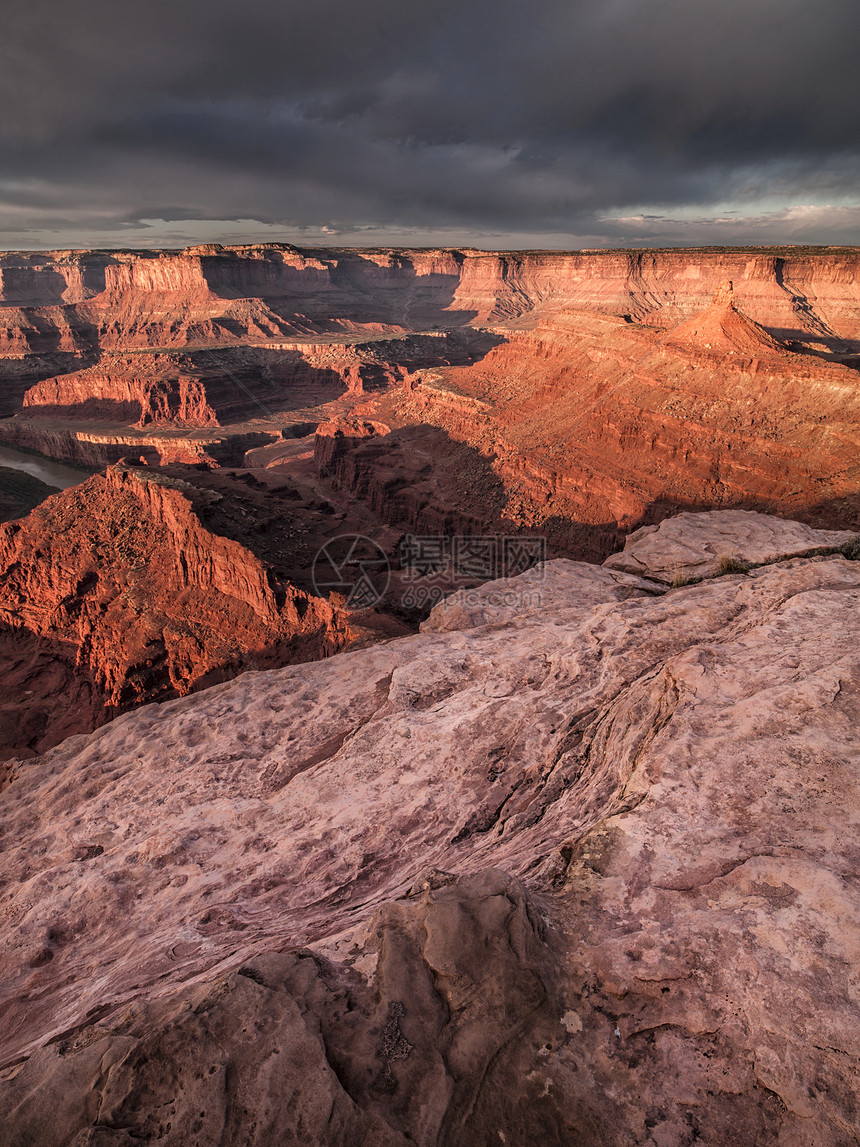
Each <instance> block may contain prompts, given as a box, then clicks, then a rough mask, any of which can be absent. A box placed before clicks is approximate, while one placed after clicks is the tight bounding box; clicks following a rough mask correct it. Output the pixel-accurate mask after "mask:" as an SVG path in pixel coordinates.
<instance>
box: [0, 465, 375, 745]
mask: <svg viewBox="0 0 860 1147" xmlns="http://www.w3.org/2000/svg"><path fill="white" fill-rule="evenodd" d="M192 497H196V498H198V499H199V498H200V497H201V495H200V494H199V492H198V491H195V490H194V489H193V488H192V487H190V486H188V485H187V484H186V483H184V482H182V481H181V480H177V479H172V478H167V477H164V476H162V475H159V474H155V473H152V474H150V473H149V472H148V471H147V470H146V469H138V470H135V469H130V468H128V467H124V466H118V467H114V468H112V469H110V470H108V472H107V473H106V474H104V475H98V476H95V477H93V478H90V479H89V480H88V481H87V482H85V483H84V484H83V485H81V486H76V487H72V488H70V489H68V490H65V491H63V492H61V493H59V494H56V495H54V496H53V497H50V498H48V499H47V500H46V501H44V502H43V503H42V504H41V505H40V506H38V507H37V508H36V509H35V510H34V511H32V513H31V514H30V515H29V516H28V517H27V518H24V519H22V520H19V521H15V522H10V523H8V524H6V525H2V526H0V629H1V630H2V634H3V639H4V641H5V640H6V639H7V638H8V641H7V642H6V643H7V644H8V643H9V642H11V644H12V649H11V650H6V649H5V646H4V645H3V642H2V641H0V652H4V653H6V666H5V669H4V672H6V673H7V674H11V675H15V674H17V675H18V676H21V674H22V673H23V674H24V677H26V682H24V680H23V678H22V688H21V691H20V695H19V696H18V697H17V702H18V708H17V712H15V713H14V714H3V716H6V717H7V718H9V717H11V721H9V722H8V723H4V724H3V727H2V728H0V740H2V750H3V751H4V753H5V754H6V755H8V753H9V751H10V749H13V750H15V751H18V752H32V751H34V750H35V749H44V748H45V747H46V746H48V745H51V744H54V743H55V742H56V741H57V740H60V739H62V737H63V736H67V735H69V733H71V732H80V731H86V730H88V729H91V728H92V727H93V725H94V724H101V723H103V722H104V721H105V720H108V719H109V718H110V717H112V716H114V715H115V714H117V713H119V712H122V711H124V710H125V709H128V708H130V707H133V706H135V705H138V704H140V703H141V702H143V701H151V700H160V699H164V698H168V697H176V696H181V695H183V694H185V693H188V692H189V691H192V690H194V689H198V688H201V687H202V686H204V685H207V684H211V683H212V682H213V681H218V680H223V679H225V678H226V677H229V676H232V675H234V674H235V673H237V672H239V671H241V670H242V669H247V668H249V667H251V668H259V667H264V666H271V665H275V664H290V663H293V662H297V661H305V660H313V659H315V658H320V657H325V656H328V655H329V654H330V653H332V652H334V651H335V650H337V649H341V648H344V647H345V646H346V645H349V644H351V643H352V642H354V641H355V640H356V639H357V638H358V637H359V636H360V635H362V634H363V633H364V632H365V631H364V628H363V626H362V623H361V620H360V618H358V617H353V618H348V617H347V615H346V614H345V613H344V612H343V611H340V610H339V609H338V608H337V607H336V606H335V605H331V604H329V603H327V602H325V601H323V600H321V599H320V598H317V597H314V596H313V595H312V594H309V593H307V592H304V591H302V590H299V589H297V588H296V587H295V586H292V585H291V584H289V583H288V582H283V581H281V580H279V579H278V578H277V577H276V576H274V574H273V573H272V571H271V570H270V569H269V568H268V567H267V565H266V564H265V563H264V562H262V561H260V560H259V559H258V558H257V557H256V556H255V555H254V554H253V553H252V552H251V551H250V550H249V549H248V548H247V547H246V546H244V545H242V544H240V543H239V542H236V541H233V540H231V539H229V538H225V537H222V536H219V535H217V534H214V533H212V532H211V531H210V530H208V529H206V528H205V527H204V526H203V525H202V523H201V521H200V519H199V518H198V516H197V514H196V513H195V512H194V510H193V508H192V504H191V499H192ZM209 497H210V498H213V499H215V498H217V497H218V495H216V494H211V495H209ZM16 646H17V653H16V652H15V648H16ZM47 657H49V658H50V659H52V661H53V663H54V664H55V665H56V666H59V667H60V668H59V669H52V670H51V672H50V673H47V674H46V672H45V659H46V658H47ZM10 658H11V660H10ZM22 662H24V663H25V664H24V666H23V668H22ZM57 672H62V673H65V674H67V675H69V676H70V679H71V680H72V681H73V682H74V688H72V687H71V685H70V684H68V683H67V685H66V687H64V688H63V689H62V690H61V691H59V692H58V691H56V684H57V683H56V680H55V678H56V675H57ZM24 684H26V691H25V689H24V687H23V686H24ZM82 691H83V692H84V693H86V694H87V698H88V700H87V703H86V704H82V703H81V699H80V694H81V692H82Z"/></svg>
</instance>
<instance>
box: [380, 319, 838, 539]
mask: <svg viewBox="0 0 860 1147" xmlns="http://www.w3.org/2000/svg"><path fill="white" fill-rule="evenodd" d="M857 380H858V376H857V372H856V371H855V370H853V369H851V368H849V367H846V366H843V365H840V364H838V363H834V362H827V361H824V360H823V359H821V358H818V357H815V356H811V355H806V354H803V355H801V354H795V353H793V352H791V351H790V350H788V349H787V348H786V347H785V346H784V345H783V344H781V343H779V342H777V341H776V340H774V339H773V338H772V336H771V335H769V334H768V333H767V332H766V331H765V330H764V329H762V328H761V327H760V326H759V325H758V324H757V323H755V322H753V321H752V320H751V319H749V318H748V317H747V316H745V315H744V314H742V313H741V311H739V310H738V309H737V308H736V307H735V306H734V304H733V302H732V301H731V300H730V299H728V298H726V297H722V298H720V299H718V301H717V302H715V303H714V304H713V305H712V306H711V307H710V308H708V309H707V310H706V311H705V312H703V313H702V314H700V315H698V316H695V317H694V318H692V319H689V320H687V321H686V322H684V323H682V324H680V325H679V326H677V327H675V328H673V329H672V330H670V331H668V332H665V333H664V332H661V331H660V330H655V329H654V328H651V327H646V326H644V325H637V324H630V323H625V322H623V321H621V320H617V319H611V318H608V317H601V316H597V315H594V314H589V313H583V312H571V313H569V314H565V315H557V316H555V317H554V318H552V319H546V320H545V321H543V322H541V323H539V324H538V325H537V327H536V328H535V329H534V330H533V331H530V332H525V333H511V335H510V337H509V341H508V342H506V343H504V344H502V345H500V346H498V347H496V348H494V349H493V350H491V351H490V352H489V353H488V354H487V355H486V357H485V358H484V359H483V360H482V361H480V362H479V363H477V364H475V365H474V366H472V367H470V368H468V369H463V368H453V369H450V370H444V369H443V370H436V371H432V372H429V373H428V375H427V376H426V377H425V376H424V375H423V374H421V373H419V375H418V378H417V380H416V379H415V378H414V377H413V378H412V379H411V386H410V388H409V389H408V390H407V391H406V392H405V394H404V401H403V404H402V407H401V410H400V418H401V419H402V420H404V421H406V422H408V421H411V420H414V419H415V418H418V419H421V420H422V421H425V422H427V423H430V424H433V425H436V426H438V427H440V428H442V429H443V430H445V431H446V433H448V434H449V435H451V436H452V437H453V438H455V439H457V440H459V441H463V442H466V443H468V444H470V445H471V446H473V447H475V449H477V450H479V451H480V452H481V453H482V454H483V455H484V456H485V457H486V458H487V459H488V463H491V465H492V469H493V472H494V473H495V474H496V475H497V476H498V478H499V479H500V481H501V482H502V483H503V485H504V488H505V491H506V499H507V506H506V510H505V513H506V515H507V516H509V517H511V518H512V519H513V520H515V521H519V522H531V523H534V524H539V523H541V522H546V521H549V520H552V519H557V518H564V519H569V520H573V521H579V522H583V523H593V524H595V525H597V524H600V523H604V524H606V523H613V522H614V523H615V524H616V525H618V526H620V527H629V526H630V525H632V524H639V523H641V522H647V521H654V520H658V519H659V518H660V517H662V516H665V514H666V513H667V512H668V511H669V510H670V508H676V509H677V508H678V507H684V506H713V507H720V506H731V505H740V506H748V507H751V508H760V509H766V510H769V511H771V512H777V513H783V514H786V515H787V516H790V515H793V516H795V517H797V516H800V517H804V519H805V520H809V521H810V522H811V523H812V524H819V525H833V526H845V527H851V526H853V525H855V524H856V523H857V522H858V521H860V482H858V476H857V472H856V466H855V461H856V452H857V449H858V445H860V443H858V439H857V429H856V428H857V426H858V425H860V387H858V382H857ZM578 556H587V557H590V556H601V555H597V554H594V555H590V554H584V553H583V554H579V555H578ZM603 556H605V551H604V555H603Z"/></svg>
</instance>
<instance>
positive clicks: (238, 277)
mask: <svg viewBox="0 0 860 1147" xmlns="http://www.w3.org/2000/svg"><path fill="white" fill-rule="evenodd" d="M858 258H860V256H858V253H857V250H856V248H843V249H812V250H802V249H801V250H792V249H790V248H789V249H787V250H784V251H781V250H768V249H766V248H758V249H751V250H744V249H728V250H665V251H606V252H590V253H582V252H581V253H570V254H569V253H564V252H508V253H506V252H501V253H499V252H483V251H454V250H439V251H429V250H418V251H409V250H376V251H375V250H338V249H334V248H332V249H320V250H306V251H301V250H299V249H298V248H295V247H289V246H284V245H270V246H249V247H234V248H208V249H200V248H197V249H194V248H192V249H189V250H187V251H185V252H164V251H150V252H146V251H141V252H123V251H118V252H112V253H106V252H61V251H60V252H48V253H42V254H28V253H23V254H14V253H6V254H3V255H0V303H4V304H7V305H8V306H11V307H17V308H19V312H18V313H19V315H20V317H19V319H18V320H17V325H16V326H15V327H14V330H20V331H21V333H20V334H19V335H15V338H16V339H18V343H17V344H16V345H19V346H20V347H21V348H22V349H27V348H29V349H31V350H32V349H35V346H36V343H37V342H38V340H39V338H44V337H45V336H44V334H40V333H39V324H40V323H41V325H42V326H43V327H44V328H45V330H47V329H51V330H54V329H56V330H57V331H64V330H66V329H68V330H69V331H70V332H71V331H72V330H74V329H75V328H80V332H81V333H80V335H79V336H77V337H81V338H85V339H89V340H90V341H92V340H97V341H98V342H99V344H100V345H101V346H102V347H103V348H105V349H111V348H116V347H117V346H120V347H128V346H132V345H134V346H153V345H159V346H183V345H187V344H189V343H192V342H194V341H200V339H204V340H205V341H209V342H219V341H220V342H231V341H234V340H235V337H236V332H237V331H238V330H242V331H243V334H244V335H245V336H246V337H247V336H254V335H256V336H257V337H259V338H263V339H265V338H271V337H281V336H284V335H289V333H290V332H293V333H294V334H296V333H299V334H306V333H308V332H310V331H313V330H322V329H330V330H337V329H340V330H344V329H349V326H350V324H360V325H365V326H366V325H368V324H378V325H382V326H387V327H400V328H405V329H421V328H422V327H429V326H430V325H431V324H433V323H438V324H442V325H445V326H451V325H457V323H458V322H459V323H466V322H473V321H476V322H480V323H495V322H500V323H504V322H511V321H519V320H522V319H523V318H525V317H528V316H530V315H534V314H536V313H539V312H541V311H544V310H549V311H557V310H563V309H565V310H566V309H579V310H592V311H598V312H602V313H605V314H615V315H624V314H627V315H629V316H630V317H631V318H633V319H642V318H644V317H646V316H647V317H656V319H657V321H658V322H659V323H660V325H663V326H671V325H676V324H677V323H678V322H680V321H681V320H682V319H684V318H687V317H690V316H691V315H693V314H695V313H696V311H699V310H702V309H703V308H704V307H705V306H706V305H707V303H708V300H709V299H710V298H711V297H712V295H713V293H714V291H715V290H716V288H717V287H718V286H719V284H720V283H721V282H722V281H723V280H725V279H732V280H733V281H734V282H735V284H736V286H737V288H738V289H739V290H741V291H742V292H743V296H744V299H745V300H746V301H747V306H748V309H749V312H750V314H751V315H752V317H753V318H754V319H755V320H756V321H757V322H759V323H762V324H763V325H764V326H766V327H768V328H773V329H774V332H775V333H777V334H779V335H780V337H785V338H799V339H807V340H812V341H815V342H818V343H820V344H821V345H822V346H828V345H832V346H833V347H837V346H839V345H841V344H843V343H844V344H845V347H846V348H847V349H849V350H851V349H853V350H854V351H855V352H857V351H860V340H858V336H857V331H858V328H860V323H858V316H860V299H858V295H857V289H856V282H857V271H858ZM21 307H24V308H30V310H29V311H20V308H21ZM33 308H35V310H34V309H33ZM7 313H10V312H7ZM28 323H29V325H28ZM10 329H12V328H10ZM65 337H66V338H67V339H70V338H73V337H76V336H73V335H72V334H71V333H70V334H69V335H67V336H65Z"/></svg>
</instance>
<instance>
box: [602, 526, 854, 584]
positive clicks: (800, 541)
mask: <svg viewBox="0 0 860 1147" xmlns="http://www.w3.org/2000/svg"><path fill="white" fill-rule="evenodd" d="M858 544H860V535H858V534H856V533H853V532H852V531H850V530H814V529H812V528H811V527H810V526H807V525H804V524H803V523H802V522H784V521H779V520H777V519H775V518H771V517H768V516H767V515H766V514H756V513H754V512H753V511H751V510H722V511H712V512H710V513H701V514H678V515H677V516H676V517H674V518H666V519H665V520H664V521H662V522H660V524H659V525H655V526H643V527H642V528H641V529H640V530H636V532H635V533H633V534H630V535H629V537H628V538H627V541H626V542H625V544H624V549H623V550H622V552H621V553H618V554H612V555H611V556H610V557H608V558H607V559H606V561H605V562H604V563H603V565H604V567H606V568H607V569H613V570H624V571H626V572H627V573H631V574H638V575H640V576H641V577H646V578H653V579H654V580H655V581H659V582H664V583H666V584H667V585H671V584H672V582H673V581H675V580H676V579H678V580H680V579H687V580H689V579H693V578H706V577H714V576H715V575H717V574H721V573H725V572H727V569H728V570H729V572H731V564H732V562H739V563H742V564H744V565H753V566H759V565H767V564H768V563H770V562H777V561H782V560H784V559H785V558H792V557H807V556H810V555H813V554H825V553H833V552H836V551H839V550H840V549H843V548H847V549H849V550H854V549H857V548H858Z"/></svg>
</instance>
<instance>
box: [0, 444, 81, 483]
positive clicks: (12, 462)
mask: <svg viewBox="0 0 860 1147" xmlns="http://www.w3.org/2000/svg"><path fill="white" fill-rule="evenodd" d="M0 466H7V467H8V468H9V469H10V470H23V471H24V473H25V474H32V475H33V477H34V478H38V479H39V480H40V481H42V482H44V483H45V484H46V485H48V486H53V487H54V489H55V490H66V489H68V487H69V486H78V485H80V483H81V482H86V480H87V478H89V477H91V474H92V471H87V470H75V469H74V468H73V467H71V466H65V465H63V463H62V462H53V461H52V460H51V459H50V458H43V457H42V455H41V454H25V453H24V452H23V451H21V450H10V449H9V447H8V446H0Z"/></svg>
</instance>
